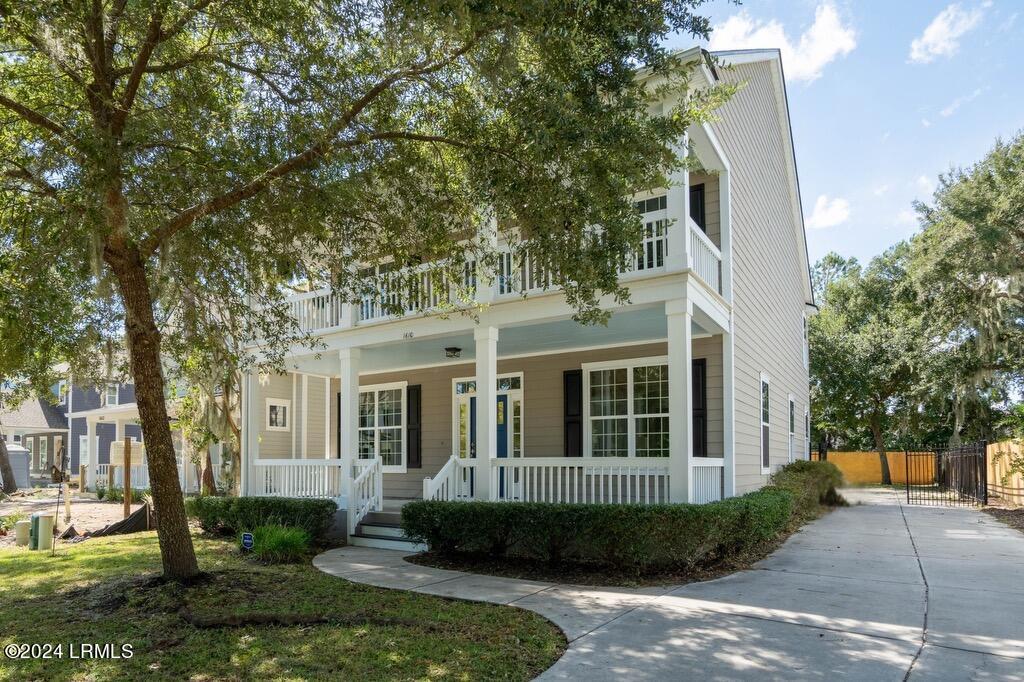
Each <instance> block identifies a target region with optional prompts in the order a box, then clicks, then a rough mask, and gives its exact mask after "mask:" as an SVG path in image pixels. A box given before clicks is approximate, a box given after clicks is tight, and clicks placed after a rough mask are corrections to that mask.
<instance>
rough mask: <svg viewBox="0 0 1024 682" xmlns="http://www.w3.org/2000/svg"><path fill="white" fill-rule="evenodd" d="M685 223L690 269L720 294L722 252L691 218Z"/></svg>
mask: <svg viewBox="0 0 1024 682" xmlns="http://www.w3.org/2000/svg"><path fill="white" fill-rule="evenodd" d="M686 223H687V225H689V228H690V262H691V263H692V266H691V267H693V270H694V272H696V273H697V275H698V276H699V277H700V278H701V279H702V280H704V281H705V282H707V283H708V285H709V286H710V287H711V288H712V289H714V290H715V291H717V292H718V293H722V252H721V251H720V250H719V248H718V247H717V246H715V243H714V242H713V241H711V239H710V238H709V237H708V236H707V235H706V234H704V230H702V229H700V227H698V226H697V223H695V222H693V218H687V219H686Z"/></svg>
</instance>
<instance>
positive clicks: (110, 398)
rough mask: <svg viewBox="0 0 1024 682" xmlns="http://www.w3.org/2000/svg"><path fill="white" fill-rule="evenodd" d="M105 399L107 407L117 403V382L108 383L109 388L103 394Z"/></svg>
mask: <svg viewBox="0 0 1024 682" xmlns="http://www.w3.org/2000/svg"><path fill="white" fill-rule="evenodd" d="M103 400H104V403H103V404H104V405H106V406H107V407H110V406H112V405H117V384H107V390H106V393H105V394H104V396H103Z"/></svg>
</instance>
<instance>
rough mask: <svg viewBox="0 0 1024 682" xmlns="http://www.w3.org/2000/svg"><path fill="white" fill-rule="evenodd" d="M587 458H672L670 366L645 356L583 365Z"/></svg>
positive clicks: (660, 359)
mask: <svg viewBox="0 0 1024 682" xmlns="http://www.w3.org/2000/svg"><path fill="white" fill-rule="evenodd" d="M583 381H584V386H583V390H584V395H585V396H586V401H585V405H584V410H585V412H586V421H585V423H586V425H587V433H586V435H585V441H584V442H585V447H586V454H587V455H588V456H591V457H668V455H669V431H668V363H667V361H666V359H665V358H644V359H638V360H629V361H625V362H617V363H600V364H591V365H584V366H583Z"/></svg>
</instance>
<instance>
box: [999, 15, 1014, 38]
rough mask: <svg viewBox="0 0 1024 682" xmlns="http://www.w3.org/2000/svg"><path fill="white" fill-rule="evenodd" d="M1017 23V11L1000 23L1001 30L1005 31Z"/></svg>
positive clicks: (1001, 31)
mask: <svg viewBox="0 0 1024 682" xmlns="http://www.w3.org/2000/svg"><path fill="white" fill-rule="evenodd" d="M1015 23H1017V12H1014V13H1013V14H1011V15H1010V16H1008V17H1007V18H1006V21H1004V22H1003V23H1001V24H999V32H1000V33H1005V32H1006V31H1009V30H1010V29H1011V28H1013V25H1014V24H1015Z"/></svg>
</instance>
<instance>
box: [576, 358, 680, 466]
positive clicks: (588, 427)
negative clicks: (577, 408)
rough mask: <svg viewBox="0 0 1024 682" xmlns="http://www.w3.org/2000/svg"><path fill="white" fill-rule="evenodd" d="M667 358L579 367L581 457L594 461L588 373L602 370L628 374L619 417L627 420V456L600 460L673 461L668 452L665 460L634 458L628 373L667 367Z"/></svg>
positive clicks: (631, 385) (635, 417)
mask: <svg viewBox="0 0 1024 682" xmlns="http://www.w3.org/2000/svg"><path fill="white" fill-rule="evenodd" d="M668 364H669V362H668V356H667V355H655V356H651V357H646V358H625V359H622V360H607V361H604V362H586V363H583V364H581V365H580V369H581V370H582V371H583V456H584V457H593V456H594V455H593V442H592V438H593V429H592V426H593V422H592V420H591V417H590V373H591V372H595V371H599V370H603V369H626V370H630V371H627V372H626V386H627V389H626V391H627V393H628V395H627V397H626V400H627V404H626V414H625V415H622V416H623V417H625V418H626V449H627V451H626V456H625V457H622V456H619V457H601V459H603V460H605V459H606V460H609V461H614V460H622V459H644V460H646V459H651V460H657V461H659V462H667V461H668V460H669V459H671V457H672V452H671V450H670V451H669V454H668V456H666V457H637V456H636V421H635V420H636V419H637V415H636V414H635V413H634V412H633V399H634V395H633V372H632V371H631V370H632V369H633V368H634V367H648V366H651V365H666V366H667V365H668ZM671 391H672V387H671V386H669V392H671ZM670 414H671V410H670V411H669V412H666V413H665V415H664V416H665V417H666V418H670Z"/></svg>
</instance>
